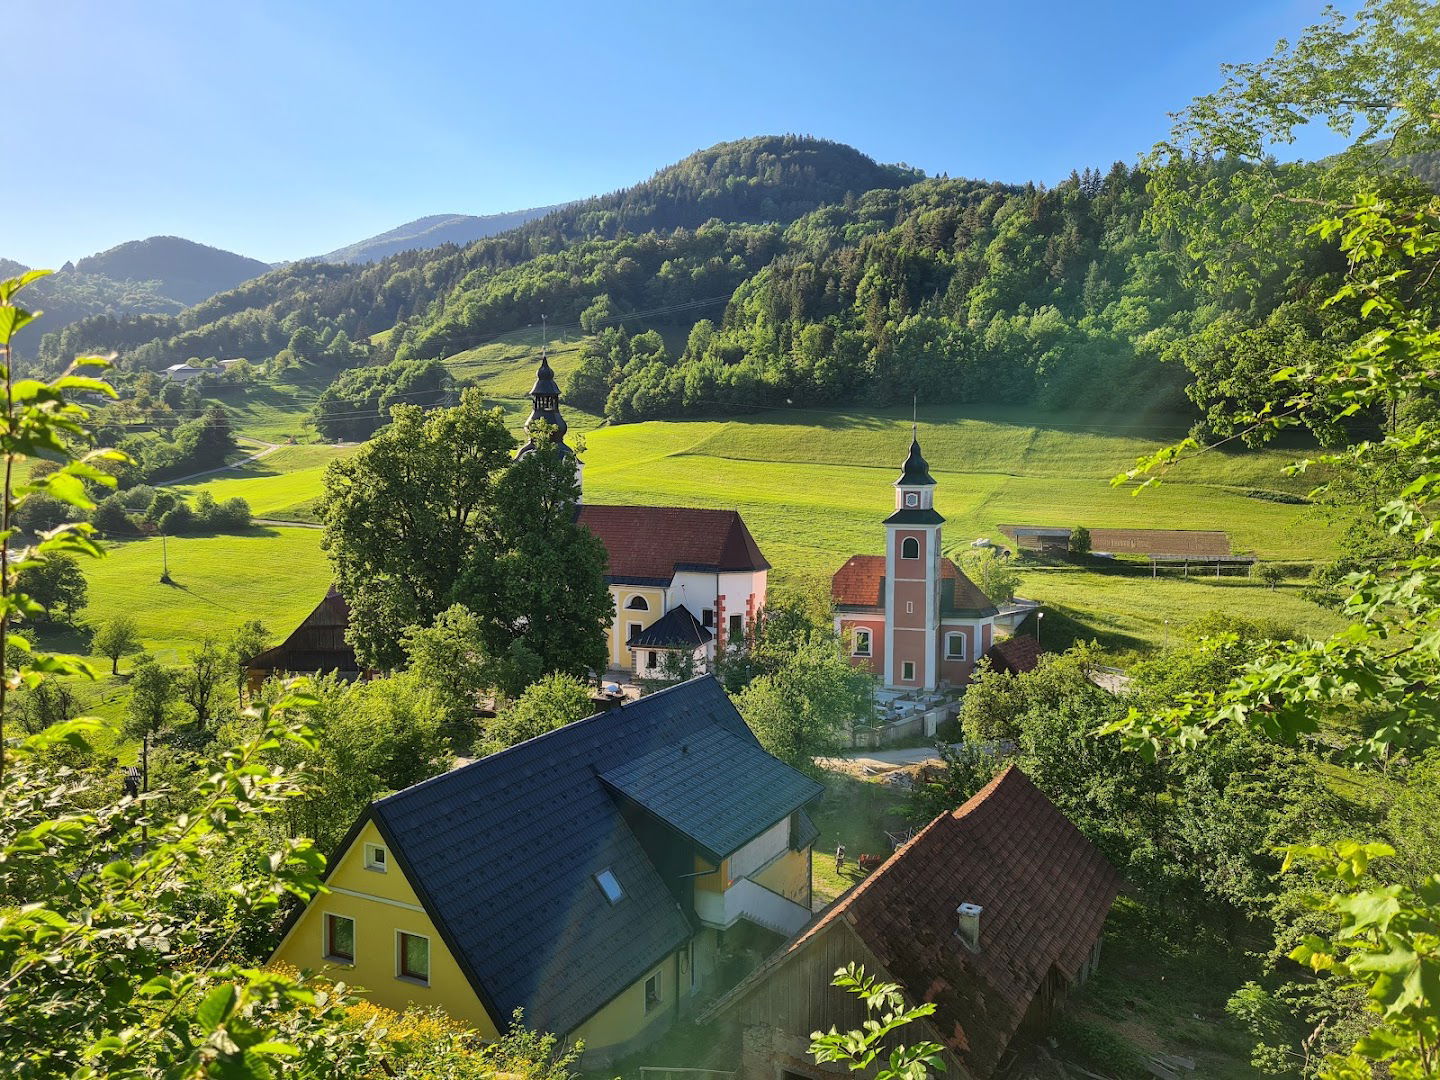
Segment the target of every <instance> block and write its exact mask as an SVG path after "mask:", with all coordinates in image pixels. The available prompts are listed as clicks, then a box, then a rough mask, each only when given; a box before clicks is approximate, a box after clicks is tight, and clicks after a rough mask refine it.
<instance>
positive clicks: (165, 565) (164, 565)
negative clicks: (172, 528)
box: [160, 532, 174, 585]
mask: <svg viewBox="0 0 1440 1080" xmlns="http://www.w3.org/2000/svg"><path fill="white" fill-rule="evenodd" d="M160 584H161V585H173V584H174V582H172V581H171V580H170V549H169V547H168V546H167V543H166V538H165V534H164V533H163V532H162V533H161V534H160Z"/></svg>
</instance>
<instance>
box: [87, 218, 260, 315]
mask: <svg viewBox="0 0 1440 1080" xmlns="http://www.w3.org/2000/svg"><path fill="white" fill-rule="evenodd" d="M75 269H76V270H78V271H80V272H81V273H82V274H100V275H102V276H103V277H107V278H109V279H110V280H111V281H153V282H156V283H157V286H158V291H159V292H160V293H161V294H162V295H164V296H168V297H170V298H171V299H172V300H178V301H179V302H180V303H181V304H183V305H185V306H186V307H189V306H190V305H191V304H198V303H199V302H200V301H201V300H206V299H209V298H210V297H212V296H214V295H215V294H216V293H218V292H225V291H226V290H228V289H233V288H234V287H235V286H236V285H239V284H240V283H241V282H243V281H249V280H250V279H251V278H254V277H259V276H260V275H261V274H264V273H268V272H269V270H270V264H269V263H263V262H261V261H260V260H259V259H252V258H249V257H248V256H245V255H237V254H235V252H233V251H224V250H222V249H220V248H216V247H210V246H209V245H208V244H197V243H195V241H193V240H186V239H184V238H183V237H179V236H152V237H149V238H148V239H145V240H130V241H127V242H126V243H123V244H117V245H116V246H115V247H112V248H110V249H108V250H106V251H102V252H100V253H99V254H96V255H91V256H88V257H87V258H84V259H81V260H80V261H79V262H77V263H76V264H75Z"/></svg>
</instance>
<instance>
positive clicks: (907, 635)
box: [884, 429, 945, 690]
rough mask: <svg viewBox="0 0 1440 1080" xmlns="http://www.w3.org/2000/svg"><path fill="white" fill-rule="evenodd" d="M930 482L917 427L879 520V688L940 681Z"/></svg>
mask: <svg viewBox="0 0 1440 1080" xmlns="http://www.w3.org/2000/svg"><path fill="white" fill-rule="evenodd" d="M944 523H945V519H944V518H943V517H941V516H940V514H939V512H938V511H936V509H935V478H934V477H933V476H931V475H930V466H929V464H928V463H927V462H926V461H925V459H924V457H922V456H921V454H920V436H919V431H918V429H915V430H913V431H912V435H911V440H910V456H909V457H907V458H906V459H905V465H904V467H903V469H902V470H901V473H900V479H898V480H896V481H895V512H894V513H893V514H891V515H890V516H889V517H888V518H886V519H885V601H884V602H885V611H886V613H887V615H888V618H887V619H886V620H885V652H884V657H885V675H884V679H885V685H886V686H894V687H914V688H918V689H921V690H934V689H935V687H936V686H937V685H938V683H939V680H940V672H939V670H938V669H939V663H938V657H939V633H940V526H941V525H943V524H944Z"/></svg>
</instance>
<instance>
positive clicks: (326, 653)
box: [245, 585, 363, 693]
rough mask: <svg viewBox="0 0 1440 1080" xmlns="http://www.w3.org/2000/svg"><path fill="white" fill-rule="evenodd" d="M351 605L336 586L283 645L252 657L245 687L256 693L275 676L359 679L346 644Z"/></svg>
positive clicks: (331, 588)
mask: <svg viewBox="0 0 1440 1080" xmlns="http://www.w3.org/2000/svg"><path fill="white" fill-rule="evenodd" d="M349 625H350V605H348V604H347V603H345V598H344V597H343V596H341V595H340V593H339V592H338V591H337V590H336V588H335V586H333V585H332V586H330V591H329V592H328V593H326V594H325V599H323V600H321V601H320V603H319V604H317V605H316V606H315V610H314V611H312V612H310V614H309V615H307V616H305V619H304V621H303V622H301V623H300V625H299V626H297V627H296V628H295V629H294V630H293V631H292V632H291V634H290V636H289V637H287V638H286V639H285V640H284V642H283V643H281V644H279V645H276V646H275V647H274V648H273V649H266V650H265V651H264V652H262V653H258V654H256V655H255V656H252V657H251V658H250V660H249V661H248V662H247V663H246V665H245V669H246V670H245V686H246V689H247V691H249V692H250V693H254V692H255V691H256V690H258V689H259V688H260V687H261V686H262V685H263V684H264V682H265V680H266V679H268V678H270V677H271V676H273V675H325V674H328V673H330V672H335V673H336V674H337V675H339V676H340V677H341V678H342V679H358V678H359V677H360V676H361V675H362V674H363V672H362V671H361V670H360V664H359V661H357V660H356V659H355V650H354V649H353V648H352V647H351V646H350V643H349V642H347V641H346V640H345V630H346V628H347V627H348V626H349Z"/></svg>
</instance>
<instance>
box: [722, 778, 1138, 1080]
mask: <svg viewBox="0 0 1440 1080" xmlns="http://www.w3.org/2000/svg"><path fill="white" fill-rule="evenodd" d="M1119 887H1120V876H1119V874H1117V873H1116V872H1115V869H1114V867H1112V866H1111V865H1110V863H1109V862H1107V861H1106V859H1105V857H1104V856H1102V855H1101V854H1100V853H1099V851H1097V850H1096V849H1095V847H1094V846H1093V845H1092V844H1091V843H1090V842H1089V841H1088V840H1086V839H1085V837H1084V836H1083V835H1081V833H1080V831H1079V830H1078V829H1077V828H1075V826H1074V825H1072V824H1071V823H1070V821H1069V820H1068V819H1067V818H1066V817H1065V815H1064V814H1062V813H1061V812H1060V811H1059V810H1058V809H1056V807H1055V805H1054V804H1053V803H1052V802H1051V801H1050V800H1049V799H1047V798H1046V797H1045V795H1044V793H1043V792H1041V791H1040V790H1039V789H1038V788H1037V787H1035V785H1034V784H1033V783H1031V782H1030V779H1029V777H1027V776H1026V775H1025V774H1024V773H1022V772H1021V771H1020V770H1019V769H1017V768H1015V767H1013V766H1012V767H1010V768H1007V769H1006V770H1005V771H1004V772H1002V773H1001V774H1000V775H999V776H997V777H996V778H995V779H994V780H992V781H990V783H989V784H987V785H986V786H985V787H984V788H982V789H981V790H980V792H979V793H978V794H976V795H975V797H974V798H972V799H970V800H969V801H968V802H966V803H965V805H964V806H962V807H960V808H959V809H958V810H955V811H954V812H952V813H948V814H941V815H940V816H939V817H937V818H936V819H935V820H934V821H932V822H931V823H930V824H929V825H927V826H926V827H925V828H924V829H922V830H921V831H920V832H919V833H918V834H917V835H916V836H915V837H914V839H912V840H910V841H909V842H908V843H907V844H905V845H904V846H903V847H902V848H900V850H899V851H897V852H896V853H895V854H894V855H892V856H891V857H890V858H889V859H888V860H887V861H886V862H885V864H884V865H883V866H881V867H880V868H879V869H878V870H876V871H875V872H874V873H873V874H871V875H870V876H869V877H868V878H866V879H865V880H864V881H862V882H861V883H860V884H859V885H857V886H856V887H855V888H854V889H852V890H851V891H850V892H849V893H847V894H846V895H845V896H843V897H841V898H840V900H838V901H837V902H836V903H835V904H833V905H832V906H831V907H830V908H829V909H828V910H827V911H826V912H825V913H824V915H822V916H821V917H820V919H818V920H817V921H816V922H814V923H812V924H811V925H810V926H809V927H808V928H806V929H805V930H804V931H802V932H801V933H800V934H799V935H798V936H797V937H795V938H794V939H792V940H791V941H790V942H789V943H788V944H786V945H785V946H784V947H783V948H782V949H781V950H780V951H779V952H778V953H776V954H775V955H774V956H772V957H771V958H770V959H769V960H767V961H766V963H765V964H764V965H762V966H761V967H760V968H759V969H757V970H756V971H755V972H753V973H752V974H751V975H750V976H749V977H747V978H746V979H745V981H743V982H742V983H741V984H740V985H739V986H738V987H736V989H735V990H733V991H732V992H731V993H730V994H729V995H727V997H726V998H725V999H723V1000H722V1001H721V1002H719V1003H717V1008H716V1009H714V1010H713V1011H721V1010H723V1009H724V1008H726V1007H728V1006H729V1005H730V1004H733V1003H734V1002H735V1001H738V1000H739V999H740V998H742V997H744V996H745V994H746V992H747V991H748V990H749V989H751V988H753V987H754V986H755V985H756V984H757V983H758V981H759V980H761V979H763V978H765V977H766V975H767V974H768V973H769V971H770V970H773V969H774V968H775V967H776V966H778V965H779V964H781V963H784V962H785V961H787V960H788V959H790V958H791V957H793V956H796V955H798V954H799V952H800V951H801V950H803V949H804V948H805V947H806V945H807V944H808V943H809V942H811V941H813V940H815V939H816V938H818V937H819V936H820V935H821V934H822V933H824V932H825V931H826V930H827V929H828V928H829V927H831V926H832V925H834V924H835V923H836V922H837V921H838V920H841V919H843V920H845V921H846V922H847V923H849V925H850V926H851V928H852V929H853V930H854V932H855V933H856V934H857V935H858V936H859V937H860V939H861V940H862V941H864V942H865V944H866V946H867V947H868V948H869V949H870V950H871V951H872V952H873V953H874V954H875V955H876V957H878V958H879V959H880V961H881V962H882V963H883V964H884V965H885V968H886V974H887V976H888V977H889V978H893V979H896V980H898V981H899V982H900V983H901V984H902V985H903V986H904V987H905V988H906V990H907V993H908V996H909V997H910V999H911V1000H912V1001H914V1002H921V1001H928V1002H933V1003H934V1004H935V1013H934V1015H933V1016H932V1017H931V1018H930V1019H931V1022H932V1023H933V1024H934V1026H935V1028H936V1030H937V1031H938V1032H939V1034H940V1036H941V1038H943V1039H944V1040H945V1042H946V1043H947V1044H948V1045H949V1046H950V1048H951V1050H952V1051H954V1052H955V1054H956V1056H957V1057H958V1058H959V1059H960V1061H961V1062H962V1063H963V1064H964V1065H965V1066H966V1067H967V1068H969V1069H970V1070H971V1071H973V1072H975V1073H977V1074H979V1075H986V1074H988V1073H989V1072H990V1070H991V1069H993V1068H994V1066H995V1064H996V1062H997V1061H999V1059H1000V1057H1001V1055H1002V1054H1003V1053H1004V1052H1005V1049H1006V1047H1007V1046H1008V1045H1009V1044H1010V1040H1011V1039H1012V1038H1013V1037H1014V1035H1015V1033H1016V1031H1017V1030H1018V1029H1019V1027H1020V1023H1021V1021H1022V1020H1023V1019H1024V1017H1025V1013H1026V1010H1027V1009H1029V1007H1030V1003H1031V1001H1032V1000H1033V999H1034V997H1035V995H1036V992H1037V991H1038V990H1039V988H1040V986H1041V983H1042V982H1043V981H1044V980H1045V978H1046V977H1047V976H1048V975H1049V973H1050V972H1051V971H1052V970H1055V971H1058V972H1059V973H1060V975H1061V976H1063V978H1064V979H1066V980H1068V981H1070V982H1074V981H1075V980H1076V979H1077V978H1078V977H1079V974H1080V971H1081V969H1082V968H1083V967H1084V965H1085V963H1086V961H1087V959H1088V957H1089V955H1090V950H1091V949H1092V948H1093V947H1094V944H1095V942H1096V941H1097V940H1098V939H1099V937H1100V933H1101V930H1102V929H1103V927H1104V924H1105V918H1106V916H1107V915H1108V913H1109V911H1110V906H1111V905H1112V904H1113V903H1114V901H1115V896H1116V894H1117V893H1118V891H1119ZM962 903H972V904H979V905H980V906H981V907H982V908H983V909H984V910H983V912H982V914H981V916H980V948H979V950H978V951H977V952H971V951H970V950H969V949H968V948H966V946H965V945H964V944H963V943H962V942H961V941H960V939H959V937H958V935H957V933H956V930H957V926H958V920H957V917H956V913H955V909H956V908H957V907H958V906H959V905H960V904H962ZM872 974H873V973H872Z"/></svg>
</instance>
